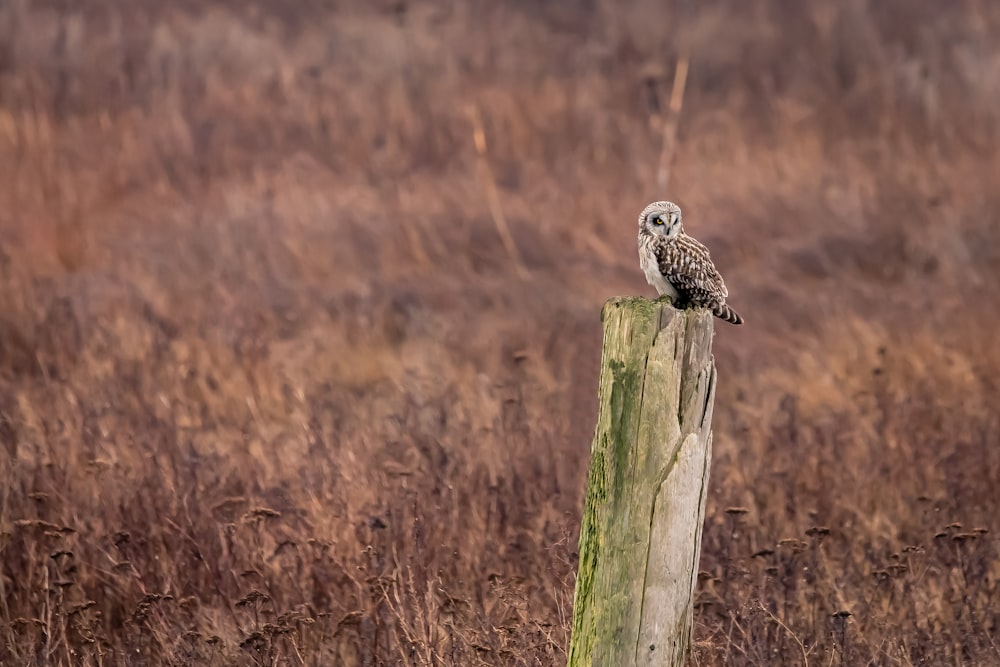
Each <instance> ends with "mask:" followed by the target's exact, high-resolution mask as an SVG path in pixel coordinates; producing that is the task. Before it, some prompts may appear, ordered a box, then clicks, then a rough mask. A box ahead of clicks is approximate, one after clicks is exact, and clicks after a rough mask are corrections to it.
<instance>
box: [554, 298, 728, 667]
mask: <svg viewBox="0 0 1000 667" xmlns="http://www.w3.org/2000/svg"><path fill="white" fill-rule="evenodd" d="M602 320H603V321H604V349H603V352H602V355H601V380H600V413H599V415H598V419H597V428H596V429H595V431H594V443H593V446H592V449H591V460H590V474H589V476H588V479H587V499H586V506H585V508H584V513H583V524H582V527H581V531H580V568H579V572H578V573H577V580H576V594H575V596H574V602H573V635H572V639H571V641H570V649H569V666H570V667H584V666H587V667H627V666H638V665H666V666H670V667H674V666H679V665H683V664H684V660H685V658H686V655H687V652H688V649H689V645H690V641H691V617H692V612H693V602H694V599H693V598H694V588H695V582H696V578H697V574H698V558H699V556H700V553H701V527H702V523H703V520H704V516H705V497H706V492H707V488H708V472H709V462H710V459H711V451H712V430H711V422H712V404H713V402H714V400H715V363H714V360H713V358H712V335H713V321H712V314H711V313H709V312H708V311H707V310H703V309H698V310H684V311H681V310H676V309H674V308H673V307H672V306H671V305H670V304H669V303H667V302H666V301H663V300H660V301H650V300H648V299H643V298H616V299H612V300H610V301H608V302H607V303H606V304H605V305H604V311H603V312H602Z"/></svg>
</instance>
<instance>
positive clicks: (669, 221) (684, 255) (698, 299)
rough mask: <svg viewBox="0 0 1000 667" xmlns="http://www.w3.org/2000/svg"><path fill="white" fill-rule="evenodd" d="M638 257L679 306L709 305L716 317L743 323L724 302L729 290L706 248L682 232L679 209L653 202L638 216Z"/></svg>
mask: <svg viewBox="0 0 1000 667" xmlns="http://www.w3.org/2000/svg"><path fill="white" fill-rule="evenodd" d="M639 259H640V262H641V265H642V269H643V272H644V273H645V274H646V280H647V281H648V282H649V284H650V285H652V286H653V287H655V288H656V291H657V292H659V293H660V295H661V296H668V297H670V298H671V300H672V301H673V302H674V305H675V306H677V307H678V308H684V307H688V306H692V307H696V308H708V309H709V310H711V311H712V314H713V315H715V316H716V317H718V318H720V319H723V320H726V321H727V322H732V323H733V324H743V318H742V317H740V316H739V314H737V312H736V311H735V310H733V309H732V308H730V307H729V306H728V305H727V304H726V298H727V297H728V296H729V290H728V289H726V284H725V283H724V282H723V280H722V276H721V275H720V274H719V271H718V270H717V269H716V268H715V264H713V263H712V258H711V256H710V255H709V252H708V248H706V247H705V246H704V245H702V244H701V243H699V242H698V241H697V240H695V239H694V238H692V237H690V236H688V235H687V234H685V233H684V229H683V227H682V223H681V209H680V207H678V206H677V205H676V204H674V203H672V202H667V201H660V202H653V203H652V204H650V205H649V206H647V207H646V208H645V209H643V211H642V213H641V214H640V215H639Z"/></svg>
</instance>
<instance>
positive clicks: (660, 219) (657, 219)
mask: <svg viewBox="0 0 1000 667" xmlns="http://www.w3.org/2000/svg"><path fill="white" fill-rule="evenodd" d="M653 223H654V224H657V225H662V224H663V218H662V217H659V216H658V217H657V218H656V220H653Z"/></svg>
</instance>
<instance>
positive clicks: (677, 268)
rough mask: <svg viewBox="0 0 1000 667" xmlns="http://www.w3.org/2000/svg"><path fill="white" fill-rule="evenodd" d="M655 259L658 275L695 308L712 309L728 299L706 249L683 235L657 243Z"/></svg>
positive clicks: (727, 293)
mask: <svg viewBox="0 0 1000 667" xmlns="http://www.w3.org/2000/svg"><path fill="white" fill-rule="evenodd" d="M656 260H657V262H658V263H659V266H660V272H661V273H662V274H663V275H664V277H665V278H666V279H667V280H668V281H669V282H670V283H671V284H672V285H673V286H674V287H675V288H676V289H677V291H678V292H679V293H680V295H681V297H682V298H684V299H686V300H688V301H690V302H691V303H692V304H694V305H696V306H706V307H709V308H712V307H714V306H717V305H720V304H722V303H724V301H725V299H726V297H727V296H729V290H727V289H726V284H725V283H724V282H723V281H722V276H721V275H720V274H719V271H718V270H717V269H716V268H715V264H713V263H712V258H711V257H710V256H709V254H708V248H706V247H705V246H703V245H702V244H701V243H699V242H698V241H696V240H695V239H693V238H692V237H690V236H688V235H687V234H684V233H683V232H682V233H681V234H679V235H678V236H676V237H674V238H673V239H671V240H669V241H668V242H666V243H657V244H656Z"/></svg>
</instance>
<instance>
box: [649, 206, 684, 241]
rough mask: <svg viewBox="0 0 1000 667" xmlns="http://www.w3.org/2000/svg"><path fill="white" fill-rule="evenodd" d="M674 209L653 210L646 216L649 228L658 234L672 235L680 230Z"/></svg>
mask: <svg viewBox="0 0 1000 667" xmlns="http://www.w3.org/2000/svg"><path fill="white" fill-rule="evenodd" d="M679 222H680V219H679V217H678V216H677V213H676V212H675V211H653V212H652V213H650V214H649V215H648V216H647V217H646V224H647V225H648V227H649V230H650V231H651V232H652V233H653V234H656V235H658V236H674V235H675V234H676V233H677V232H678V231H679V230H680V224H679Z"/></svg>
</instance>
